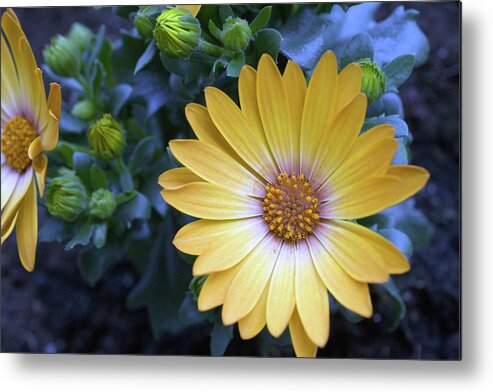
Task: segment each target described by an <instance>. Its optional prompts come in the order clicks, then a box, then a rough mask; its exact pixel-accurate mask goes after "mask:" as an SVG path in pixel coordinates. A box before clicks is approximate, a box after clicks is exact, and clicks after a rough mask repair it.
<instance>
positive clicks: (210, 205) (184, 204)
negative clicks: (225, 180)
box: [161, 182, 263, 220]
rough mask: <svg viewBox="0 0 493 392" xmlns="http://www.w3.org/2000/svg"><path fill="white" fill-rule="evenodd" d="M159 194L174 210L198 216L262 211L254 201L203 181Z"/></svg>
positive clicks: (238, 215)
mask: <svg viewBox="0 0 493 392" xmlns="http://www.w3.org/2000/svg"><path fill="white" fill-rule="evenodd" d="M161 195H162V196H163V197H164V200H166V202H167V203H168V204H170V205H172V206H173V207H175V208H176V209H177V210H179V211H181V212H183V213H185V214H187V215H191V216H195V217H197V218H202V219H216V220H224V219H239V218H249V217H252V216H259V215H262V214H263V210H262V204H261V203H260V202H259V201H258V200H256V199H253V198H251V197H248V196H240V195H238V194H237V193H233V192H230V191H228V190H226V189H224V188H222V187H220V186H217V185H214V184H209V183H205V182H204V183H200V182H195V183H192V184H188V185H185V186H182V187H181V188H178V189H173V190H167V189H165V190H164V191H162V192H161Z"/></svg>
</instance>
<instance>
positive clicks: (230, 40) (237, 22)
mask: <svg viewBox="0 0 493 392" xmlns="http://www.w3.org/2000/svg"><path fill="white" fill-rule="evenodd" d="M251 35H252V30H251V29H250V26H249V25H248V22H247V21H246V20H244V19H241V18H233V17H231V16H230V17H228V19H226V22H225V23H224V25H223V31H222V32H221V36H220V38H221V42H222V43H223V45H224V47H225V48H226V49H229V50H232V51H234V52H241V51H243V50H245V49H246V47H247V46H248V42H249V41H250V37H251Z"/></svg>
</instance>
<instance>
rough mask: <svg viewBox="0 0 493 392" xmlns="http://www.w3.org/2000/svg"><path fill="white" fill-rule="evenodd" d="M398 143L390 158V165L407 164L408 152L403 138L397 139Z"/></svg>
mask: <svg viewBox="0 0 493 392" xmlns="http://www.w3.org/2000/svg"><path fill="white" fill-rule="evenodd" d="M398 142H399V145H398V146H397V151H396V153H395V155H394V158H393V159H392V165H407V164H409V154H408V150H407V147H406V143H405V141H404V140H403V139H398Z"/></svg>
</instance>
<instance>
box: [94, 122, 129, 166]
mask: <svg viewBox="0 0 493 392" xmlns="http://www.w3.org/2000/svg"><path fill="white" fill-rule="evenodd" d="M87 138H88V140H89V146H90V147H91V149H92V150H93V151H94V152H95V153H96V155H97V156H98V158H100V159H103V160H105V161H109V160H111V159H114V158H118V157H119V156H120V152H121V150H122V148H123V147H124V146H125V138H124V135H123V132H122V129H121V128H120V124H118V121H116V120H115V119H114V118H113V117H112V116H111V114H108V113H106V114H104V115H103V117H101V118H100V119H99V120H98V121H96V122H95V123H94V124H93V125H92V126H91V127H90V128H89V131H88V132H87Z"/></svg>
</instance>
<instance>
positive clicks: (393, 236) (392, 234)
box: [378, 229, 413, 259]
mask: <svg viewBox="0 0 493 392" xmlns="http://www.w3.org/2000/svg"><path fill="white" fill-rule="evenodd" d="M378 233H379V234H381V235H382V236H384V237H385V238H387V239H388V240H389V241H390V242H392V244H394V245H395V247H396V248H397V249H399V250H400V251H401V253H402V254H404V256H406V257H407V258H408V259H409V258H410V257H411V256H412V255H413V244H412V242H411V240H410V239H409V237H408V236H407V235H406V234H404V233H403V232H402V231H399V230H397V229H382V230H378Z"/></svg>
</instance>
